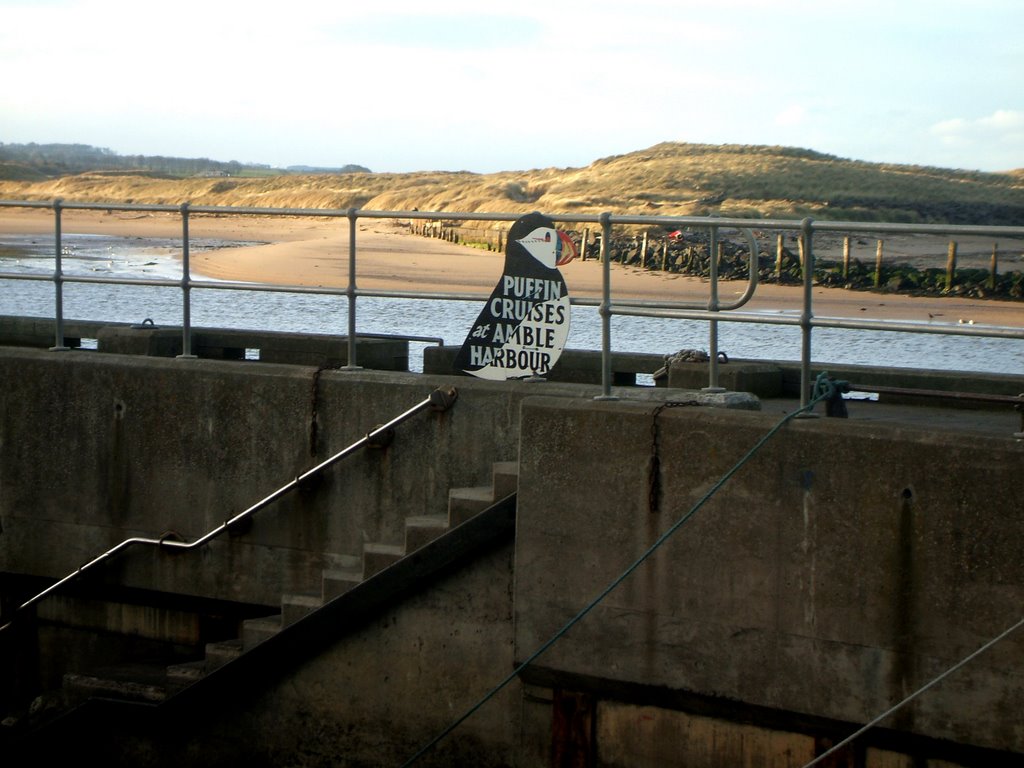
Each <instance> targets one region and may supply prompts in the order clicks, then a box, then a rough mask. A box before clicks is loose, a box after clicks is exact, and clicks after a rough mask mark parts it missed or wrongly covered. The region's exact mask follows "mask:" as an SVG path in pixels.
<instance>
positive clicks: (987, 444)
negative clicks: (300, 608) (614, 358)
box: [515, 398, 1024, 765]
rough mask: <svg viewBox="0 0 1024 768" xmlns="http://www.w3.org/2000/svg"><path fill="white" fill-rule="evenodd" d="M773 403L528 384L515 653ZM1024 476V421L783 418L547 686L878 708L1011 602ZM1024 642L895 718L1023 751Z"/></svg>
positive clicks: (758, 429) (581, 594) (1010, 644)
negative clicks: (1002, 428) (1023, 425)
mask: <svg viewBox="0 0 1024 768" xmlns="http://www.w3.org/2000/svg"><path fill="white" fill-rule="evenodd" d="M775 421H776V419H775V418H774V417H770V416H768V415H766V414H759V413H750V412H734V411H717V410H708V409H694V408H671V409H663V410H661V411H660V412H656V411H655V409H653V408H652V407H651V406H650V405H641V404H632V403H625V402H618V403H587V404H583V403H577V402H573V403H568V402H565V401H557V400H548V399H543V398H536V399H531V400H529V401H527V402H525V403H524V406H523V420H522V440H521V452H520V492H519V499H518V501H519V507H518V532H517V538H516V594H515V597H516V603H515V608H516V658H517V659H520V660H522V659H524V658H526V657H527V656H528V655H529V654H530V653H531V652H532V650H533V649H535V648H537V647H540V645H541V644H542V643H544V642H545V641H547V640H548V639H549V638H550V637H551V636H552V635H553V634H554V633H556V632H558V631H559V630H560V629H561V628H562V627H563V625H564V624H565V622H567V621H568V620H569V619H570V618H571V617H573V616H575V615H576V614H577V612H578V611H580V610H581V609H583V608H584V606H587V605H588V603H589V601H590V600H591V599H592V598H594V597H595V596H596V595H597V594H598V593H599V591H600V590H601V589H602V588H603V587H604V586H605V585H608V584H611V583H612V582H613V580H614V579H616V578H617V577H619V576H620V575H621V574H622V573H623V572H624V571H625V570H626V569H627V567H629V566H630V565H631V564H632V563H633V562H634V561H635V560H636V559H637V558H638V557H640V556H641V555H642V553H644V552H645V551H646V550H647V548H648V547H650V546H651V545H652V543H654V542H655V540H656V539H657V537H658V536H659V535H661V534H662V533H663V532H664V531H666V530H668V529H669V527H670V526H672V525H673V524H674V523H675V522H676V521H678V520H680V519H681V518H683V517H684V516H685V515H687V514H688V513H689V512H690V511H691V510H692V509H693V508H694V506H695V505H696V504H698V503H699V502H700V501H701V500H702V499H703V498H704V497H705V494H707V493H708V492H709V491H710V490H711V489H712V487H713V484H714V483H715V482H717V481H718V480H719V478H721V477H722V476H723V475H725V473H726V472H727V471H728V470H730V468H731V467H733V466H734V465H735V464H736V463H737V462H739V461H740V460H741V459H742V458H743V457H744V455H745V454H746V453H747V451H749V450H750V448H751V447H752V446H753V445H754V444H755V443H756V442H757V440H758V439H759V438H760V437H761V436H762V435H764V434H766V433H767V432H768V430H769V429H770V428H771V427H772V426H773V424H774V423H775ZM655 456H657V459H658V472H657V478H658V482H659V487H658V489H657V491H658V492H657V494H656V496H655V497H654V498H656V503H653V502H652V485H651V477H650V470H651V467H652V461H653V458H654V457H655ZM595 468H603V471H595ZM1022 476H1024V444H1022V443H1021V442H1020V441H1014V440H1012V439H999V438H984V437H981V436H971V437H969V438H965V437H964V436H960V435H953V434H943V433H936V432H925V431H916V430H911V429H904V428H894V427H891V426H879V425H871V424H867V423H854V422H848V421H846V420H843V419H803V420H794V421H791V422H789V423H788V424H787V425H786V426H785V428H784V429H783V430H782V431H781V432H779V433H778V434H777V435H776V436H775V437H774V438H773V439H772V440H771V441H770V442H769V443H768V444H767V445H766V446H765V447H764V448H763V449H762V450H761V451H759V452H758V453H757V454H756V455H755V456H754V457H753V458H752V459H751V460H750V461H749V462H747V463H746V464H745V465H744V467H743V468H742V469H740V470H739V471H738V472H736V474H735V475H734V476H733V477H732V479H731V480H730V481H729V482H728V483H727V484H726V485H725V486H724V487H723V488H722V490H721V491H720V492H718V493H717V494H716V495H715V496H714V497H713V498H711V499H710V500H709V501H707V503H705V504H703V506H701V507H700V508H699V510H698V511H697V512H696V513H695V514H694V515H693V517H692V518H691V519H690V520H689V522H688V523H686V524H684V525H682V527H680V528H679V529H678V531H677V532H676V533H675V534H674V535H673V536H672V537H671V538H670V539H669V540H668V542H667V543H666V544H665V545H664V546H663V547H661V548H660V549H659V550H658V551H657V552H656V553H655V554H653V555H652V556H651V557H650V558H649V559H648V560H647V561H646V562H645V563H644V564H643V565H642V566H641V567H640V568H638V569H636V570H635V571H634V572H632V574H631V575H630V576H628V577H627V578H626V579H625V580H624V581H623V582H622V583H621V585H620V586H618V587H617V588H616V589H615V590H614V591H613V592H612V593H611V594H609V595H608V597H607V599H605V600H604V601H603V602H602V603H601V604H600V605H599V606H597V607H596V608H595V609H594V610H593V611H592V612H591V613H589V614H588V615H587V616H586V618H585V619H584V620H583V621H581V622H580V623H579V624H577V625H576V626H574V627H573V628H572V629H571V631H570V632H569V633H568V638H567V640H566V641H564V642H559V643H557V644H556V645H555V646H554V647H552V648H551V650H550V651H548V652H547V653H546V654H545V655H544V656H543V657H542V658H540V659H538V660H537V661H536V662H535V664H536V666H537V667H538V668H542V669H544V670H547V674H548V676H549V677H551V678H553V679H554V680H555V681H556V683H552V685H556V684H558V683H557V681H561V683H560V684H561V685H563V686H571V685H577V686H589V687H590V689H591V690H592V691H593V690H596V691H597V694H596V695H597V698H598V699H601V693H600V692H601V691H602V690H604V691H614V690H616V688H622V687H624V686H627V685H628V686H630V687H631V688H634V689H635V690H640V691H647V696H648V697H650V700H657V699H658V695H656V694H655V693H654V692H655V691H660V692H661V694H660V695H661V697H662V698H664V692H665V691H674V692H682V691H686V692H690V693H694V694H698V695H699V696H698V699H699V700H700V701H702V702H703V706H705V707H707V706H710V702H716V703H717V707H718V711H719V713H720V714H721V713H725V715H726V716H728V717H733V718H740V719H743V718H749V717H751V714H750V713H751V712H760V713H761V714H760V717H761V718H762V720H766V719H767V718H766V717H765V716H764V712H771V711H774V712H789V713H792V715H793V718H794V721H796V720H799V719H800V717H801V716H806V717H815V718H830V719H832V720H833V721H834V722H840V723H856V724H860V723H864V722H867V721H869V720H871V719H872V718H873V717H874V716H876V715H878V714H880V713H881V712H884V711H885V710H886V709H888V707H889V706H891V705H892V704H893V703H895V702H897V701H899V700H900V699H902V698H903V697H904V696H905V695H906V694H908V693H909V692H910V691H912V690H914V689H916V688H917V687H918V686H920V685H922V684H924V683H926V682H928V681H929V680H930V679H931V677H932V676H934V675H936V674H938V673H940V672H941V671H943V670H944V669H946V668H947V667H948V666H950V665H952V664H953V663H955V662H957V661H959V660H960V659H961V658H963V657H964V656H966V655H967V654H969V653H970V652H972V651H973V650H975V649H976V648H977V647H979V646H980V645H982V644H983V643H984V642H986V641H987V640H989V639H991V638H992V637H994V636H996V635H997V634H999V633H1000V632H1001V631H1002V630H1004V629H1006V628H1007V627H1008V626H1010V625H1012V624H1013V623H1015V622H1016V621H1018V620H1019V618H1020V616H1019V610H1018V606H1019V605H1020V603H1021V599H1022V597H1024V559H1022V558H1021V557H1020V552H1019V546H1018V543H1019V541H1020V539H1021V536H1022V535H1024V488H1022V487H1021V482H1020V478H1021V477H1022ZM1022 653H1024V636H1020V634H1019V633H1018V635H1017V636H1014V637H1012V638H1010V639H1008V640H1006V641H1004V642H1003V643H1001V644H1000V645H999V646H997V647H996V648H994V649H992V650H991V651H990V652H989V653H988V654H986V655H985V656H984V657H982V658H980V659H978V660H976V661H974V662H973V663H972V664H971V665H970V666H969V667H968V668H966V669H964V670H962V671H961V672H960V673H958V674H957V675H956V676H955V677H953V678H951V679H949V680H947V681H946V682H945V683H944V684H943V686H942V687H941V689H938V690H935V691H932V692H930V693H929V694H928V695H926V696H923V697H921V698H920V699H919V700H918V701H917V702H915V703H914V704H913V705H911V706H909V707H908V708H907V709H906V710H904V711H902V712H901V713H899V714H898V715H897V716H895V717H894V718H893V719H892V721H891V722H889V723H887V724H886V725H887V726H888V727H890V728H895V729H897V730H899V731H904V732H906V733H909V734H917V735H924V736H928V737H932V738H936V739H948V740H950V741H953V742H965V743H968V744H972V745H979V746H983V747H992V748H996V749H1008V750H1012V751H1021V749H1022V747H1024V725H1022V723H1021V720H1020V718H1019V717H1018V716H1017V715H1016V714H1015V713H1019V712H1020V711H1024V670H1022V669H1021V667H1020V664H1019V663H1017V661H1016V660H1019V659H1020V658H1021V654H1022ZM587 681H589V682H587ZM606 698H612V699H614V698H615V697H614V696H606ZM730 706H731V710H730ZM852 730H853V728H850V731H852ZM734 737H735V738H740V736H739V735H737V734H734ZM621 748H622V747H621V745H619V747H618V748H615V747H613V748H612V749H613V751H615V750H616V749H621ZM598 752H599V753H600V752H601V746H600V745H598ZM613 764H621V765H625V764H633V763H631V762H630V761H628V760H624V761H621V762H619V761H613ZM640 764H642V763H640ZM652 764H653V763H652ZM687 764H690V763H687ZM694 764H711V763H703V762H697V763H694ZM716 764H717V763H716ZM745 764H746V763H745ZM758 764H759V763H758Z"/></svg>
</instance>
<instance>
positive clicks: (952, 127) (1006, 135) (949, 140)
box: [929, 109, 1024, 164]
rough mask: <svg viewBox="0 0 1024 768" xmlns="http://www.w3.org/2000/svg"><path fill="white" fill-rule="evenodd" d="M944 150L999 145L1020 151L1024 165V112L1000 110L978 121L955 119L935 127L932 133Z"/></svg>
mask: <svg viewBox="0 0 1024 768" xmlns="http://www.w3.org/2000/svg"><path fill="white" fill-rule="evenodd" d="M929 133H931V134H932V135H933V136H935V137H936V138H937V139H938V140H939V141H940V142H941V143H942V144H943V145H944V146H947V147H957V148H969V147H975V146H985V145H993V144H995V145H999V146H1002V147H1004V148H1011V149H1014V148H1015V149H1017V150H1018V151H1019V156H1018V159H1019V162H1020V164H1024V111H1022V110H1014V109H999V110H996V111H995V112H993V113H992V114H990V115H986V116H984V117H977V118H965V117H954V118H950V119H948V120H942V121H941V122H938V123H935V124H934V125H932V126H931V128H930V129H929Z"/></svg>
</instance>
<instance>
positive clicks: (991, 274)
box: [988, 243, 999, 291]
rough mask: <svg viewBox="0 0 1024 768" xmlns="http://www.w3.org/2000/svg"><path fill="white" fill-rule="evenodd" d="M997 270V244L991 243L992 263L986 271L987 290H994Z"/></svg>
mask: <svg viewBox="0 0 1024 768" xmlns="http://www.w3.org/2000/svg"><path fill="white" fill-rule="evenodd" d="M998 269H999V243H992V263H991V264H990V265H989V271H988V289H989V290H990V291H994V290H995V289H996V277H997V276H998Z"/></svg>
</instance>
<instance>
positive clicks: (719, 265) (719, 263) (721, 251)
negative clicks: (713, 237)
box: [715, 242, 725, 272]
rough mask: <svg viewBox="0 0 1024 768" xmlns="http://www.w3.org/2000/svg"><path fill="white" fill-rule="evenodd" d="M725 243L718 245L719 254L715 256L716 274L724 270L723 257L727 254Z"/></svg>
mask: <svg viewBox="0 0 1024 768" xmlns="http://www.w3.org/2000/svg"><path fill="white" fill-rule="evenodd" d="M723 246H724V243H722V242H719V243H718V253H716V254H715V264H716V266H715V272H718V271H719V270H720V269H721V268H722V256H723V255H724V254H725V251H724V248H723Z"/></svg>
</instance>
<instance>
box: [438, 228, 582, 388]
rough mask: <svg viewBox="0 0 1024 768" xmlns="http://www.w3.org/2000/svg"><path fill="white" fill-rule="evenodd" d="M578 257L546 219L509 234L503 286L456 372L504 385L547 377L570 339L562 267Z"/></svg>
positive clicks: (459, 357)
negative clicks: (545, 375)
mask: <svg viewBox="0 0 1024 768" xmlns="http://www.w3.org/2000/svg"><path fill="white" fill-rule="evenodd" d="M576 256H577V251H576V246H575V244H574V243H573V242H572V240H571V239H570V238H569V236H568V235H567V234H565V233H564V232H561V231H559V230H557V229H555V226H554V222H552V221H551V219H549V218H548V217H547V216H544V215H543V214H541V213H537V212H534V213H530V214H527V215H526V216H523V217H521V218H519V219H517V220H516V222H515V223H514V224H513V225H512V227H511V228H510V229H509V233H508V245H507V246H506V248H505V265H504V267H503V269H502V273H501V277H500V278H498V283H497V285H495V286H494V290H493V291H492V292H491V295H490V297H489V298H488V299H487V303H486V304H485V305H484V308H483V309H482V310H481V312H480V315H479V316H478V317H477V319H476V322H475V323H473V327H472V328H471V329H470V331H469V334H468V335H467V336H466V341H465V342H464V343H463V345H462V349H460V350H459V353H458V355H456V357H455V364H454V365H455V369H456V370H458V371H461V372H462V373H468V374H470V375H472V376H477V377H480V378H483V379H492V380H495V381H504V380H506V379H521V378H529V377H536V376H543V374H545V373H547V372H548V371H550V370H551V367H552V366H553V365H554V364H555V363H556V362H557V360H558V358H559V356H560V355H561V354H562V350H563V349H564V348H565V341H566V339H567V338H568V336H569V308H570V302H569V292H568V289H567V287H566V284H565V278H563V277H562V273H561V272H560V271H559V269H558V268H559V267H561V266H563V265H565V264H568V263H569V262H570V261H572V260H573V259H575V258H576Z"/></svg>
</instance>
